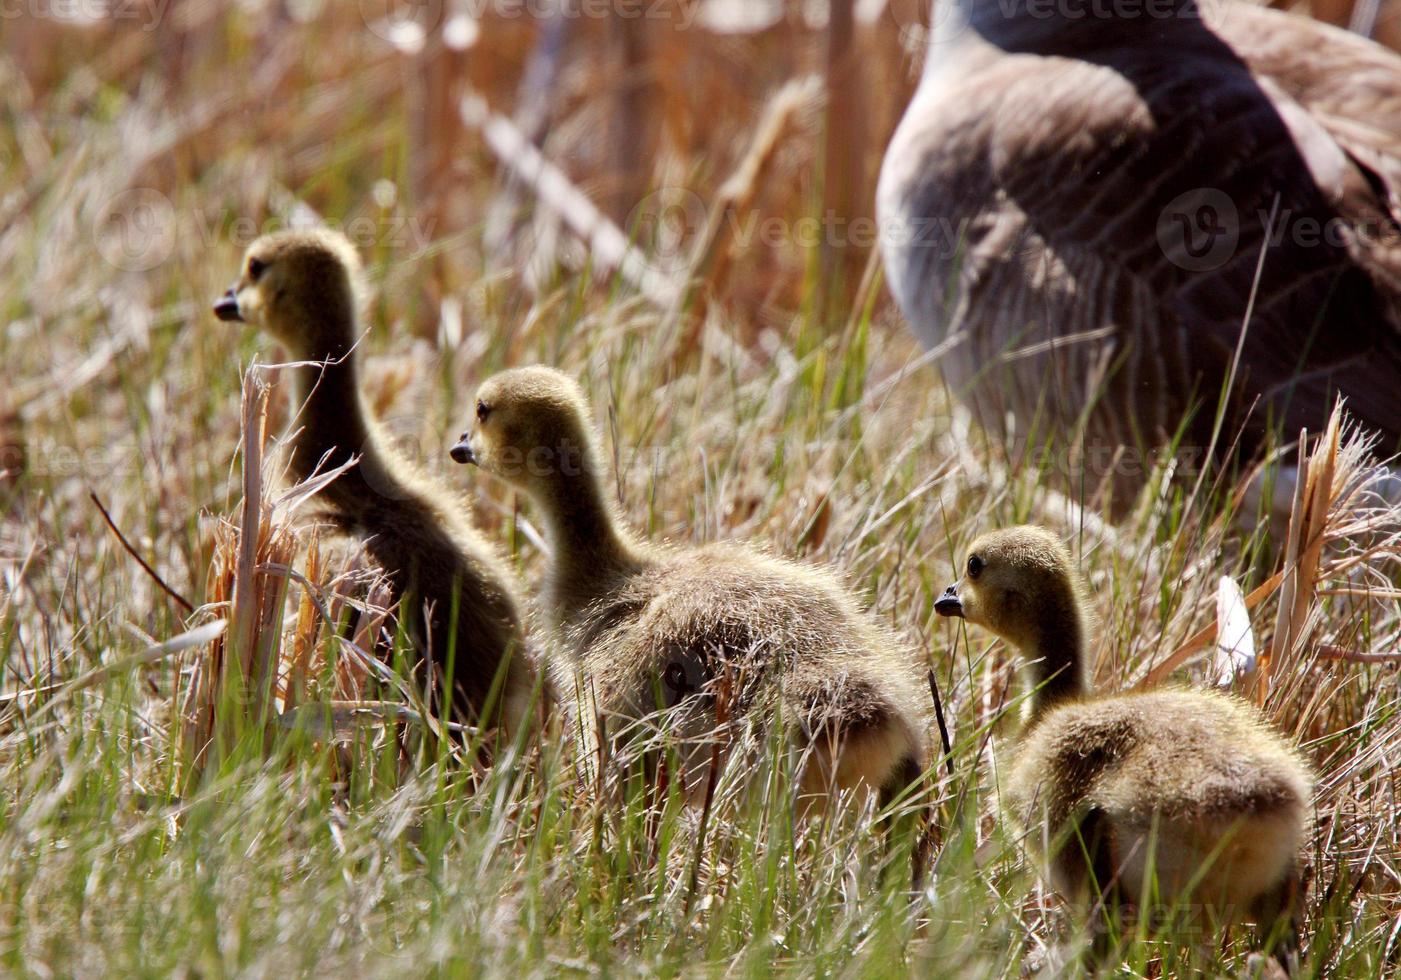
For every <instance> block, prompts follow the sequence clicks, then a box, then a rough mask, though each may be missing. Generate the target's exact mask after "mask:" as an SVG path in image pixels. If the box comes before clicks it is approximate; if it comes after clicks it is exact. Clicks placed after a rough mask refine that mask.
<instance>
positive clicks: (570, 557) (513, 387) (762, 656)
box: [453, 367, 927, 805]
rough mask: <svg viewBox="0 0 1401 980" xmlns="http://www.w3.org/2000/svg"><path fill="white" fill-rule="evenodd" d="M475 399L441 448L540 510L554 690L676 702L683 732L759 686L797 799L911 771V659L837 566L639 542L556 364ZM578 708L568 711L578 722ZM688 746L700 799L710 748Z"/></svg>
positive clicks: (638, 706)
mask: <svg viewBox="0 0 1401 980" xmlns="http://www.w3.org/2000/svg"><path fill="white" fill-rule="evenodd" d="M476 411H477V420H476V425H475V427H474V428H473V430H472V431H471V432H469V433H467V434H465V435H464V436H463V438H462V441H461V442H460V443H459V444H458V445H457V447H456V448H454V450H453V458H454V459H455V460H457V461H458V462H461V463H475V464H476V465H478V466H480V467H481V468H482V469H484V470H486V471H487V472H489V473H492V474H494V475H496V476H498V477H501V478H503V479H505V480H507V481H508V482H510V483H512V484H513V485H515V486H517V487H519V488H520V489H522V490H524V491H525V492H526V493H527V494H528V495H529V496H530V497H531V498H532V499H533V500H534V502H535V504H536V505H537V506H538V507H539V509H540V511H541V512H542V515H543V519H544V524H545V527H546V531H547V536H548V539H549V543H550V546H551V550H552V552H553V553H552V556H551V559H550V564H549V569H548V572H547V574H546V578H545V583H544V589H543V597H542V602H541V604H540V605H541V612H542V616H543V618H544V619H545V621H546V624H547V626H548V627H549V629H550V632H551V634H552V640H553V642H552V644H551V653H550V657H549V669H550V672H551V675H552V681H553V683H554V685H555V689H556V690H559V691H573V690H581V691H583V692H585V694H586V695H587V696H590V697H591V698H592V699H593V700H594V701H595V704H594V705H593V706H592V707H594V708H596V709H597V711H598V712H599V713H600V714H602V715H603V716H604V717H606V718H611V719H614V720H618V721H621V722H622V723H624V724H625V725H626V724H627V723H631V722H635V721H637V720H639V719H641V718H644V717H646V716H647V715H650V714H652V713H654V712H656V711H657V710H658V709H662V708H665V709H677V708H678V707H680V708H682V710H680V711H676V710H668V711H667V712H666V718H667V722H668V725H670V726H672V730H673V731H675V732H679V733H680V734H681V736H682V739H683V745H686V746H694V745H696V744H698V743H699V742H701V741H703V740H704V738H705V737H706V736H707V735H709V734H711V733H712V732H713V731H714V730H715V729H716V726H717V701H718V700H720V698H721V696H722V694H723V693H724V690H725V685H726V684H727V683H731V682H732V686H730V687H729V688H728V690H729V694H728V695H727V696H726V701H725V703H726V704H727V705H728V708H729V710H730V711H732V712H733V714H734V715H736V716H739V715H746V716H747V717H749V718H751V719H754V718H759V717H762V716H760V715H758V714H756V713H755V712H754V711H752V710H750V709H755V708H757V707H758V706H759V705H760V704H761V703H773V702H765V701H764V700H763V699H765V698H766V697H767V698H772V699H774V700H775V701H776V704H777V707H778V710H779V711H780V712H781V716H782V718H783V720H784V724H785V727H786V729H787V730H788V731H789V732H791V733H792V736H793V739H792V748H793V749H794V750H795V751H797V752H798V753H799V756H800V758H802V759H803V760H804V761H803V762H802V763H801V768H800V770H799V778H798V792H799V795H800V798H802V799H803V800H805V801H806V803H807V804H809V805H810V804H813V803H818V804H821V803H824V802H825V801H827V800H829V799H830V798H831V796H832V794H833V793H834V792H835V791H842V790H852V791H854V792H857V793H860V794H863V795H865V794H869V793H882V794H886V795H888V794H891V793H893V792H898V791H899V790H902V789H904V788H905V787H906V786H907V785H908V784H909V783H910V781H911V780H912V779H914V778H915V777H916V776H917V775H918V773H919V772H920V771H921V770H922V768H923V765H924V759H925V753H926V734H925V733H926V730H927V722H926V718H925V707H924V705H925V701H926V699H927V695H925V694H924V693H923V685H922V673H921V671H920V670H919V668H918V665H917V662H916V659H915V657H914V656H913V654H912V653H911V652H910V651H908V650H907V649H905V648H903V647H902V646H901V645H900V644H899V643H898V642H897V641H896V640H895V638H894V637H893V636H892V635H891V633H890V632H888V631H887V630H886V629H884V628H883V627H881V626H880V625H879V624H877V623H876V622H875V621H874V620H873V618H872V617H870V616H869V615H867V614H865V613H864V612H863V611H862V610H861V609H860V608H859V607H858V605H857V603H856V602H855V601H854V600H853V599H852V597H851V596H850V595H849V594H848V593H847V592H846V591H845V590H844V589H843V588H842V587H841V585H840V584H839V582H838V581H837V579H836V578H835V577H834V576H833V575H831V574H830V573H828V572H824V571H819V570H816V569H812V568H806V567H803V566H800V565H797V564H794V563H793V562H789V561H784V560H782V559H779V558H774V557H771V556H769V555H766V554H763V553H761V552H759V551H756V550H754V549H751V548H746V547H744V546H742V545H739V544H733V543H722V544H711V545H706V546H703V547H689V548H683V547H674V546H659V545H652V544H646V543H644V542H642V541H640V540H638V539H637V538H636V537H635V536H634V535H633V534H632V532H631V531H630V530H629V529H628V528H627V527H626V526H625V525H624V524H623V522H622V521H621V519H620V518H619V515H618V513H617V511H616V510H615V508H614V506H613V504H612V503H611V501H610V499H609V495H608V494H607V492H606V491H605V489H604V479H603V469H602V464H601V459H602V454H601V452H600V449H599V441H598V437H597V435H596V434H595V431H594V427H593V425H592V423H591V421H590V419H591V414H590V410H589V405H588V402H587V401H586V399H585V396H584V394H583V392H582V391H581V390H580V388H579V386H578V385H577V384H575V382H574V381H573V380H572V379H570V378H568V377H566V376H565V375H563V374H561V373H559V372H558V371H554V370H551V369H549V368H544V367H529V368H521V369H517V370H512V371H506V372H504V373H502V374H498V375H496V376H494V377H492V378H490V379H488V380H487V381H486V382H485V383H484V384H483V385H482V387H481V389H480V391H479V393H478V396H477V406H476ZM727 679H728V680H727ZM659 695H660V697H659ZM683 703H684V704H683ZM592 714H593V712H592V711H590V710H584V711H581V717H580V728H581V729H583V730H584V731H585V732H586V733H588V726H589V724H590V721H591V716H592ZM678 719H682V720H678ZM809 753H810V754H809ZM684 755H685V759H684V761H683V762H682V768H683V770H684V771H683V773H682V774H681V777H682V778H683V779H684V780H685V792H686V794H687V797H688V799H690V800H691V801H692V802H697V801H698V800H699V798H700V790H701V789H702V788H703V786H704V784H705V783H706V781H707V775H708V773H709V759H710V753H709V752H708V751H700V750H696V749H693V748H688V750H687V751H686V752H685V753H684Z"/></svg>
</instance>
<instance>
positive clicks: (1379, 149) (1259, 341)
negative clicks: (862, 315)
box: [878, 0, 1401, 477]
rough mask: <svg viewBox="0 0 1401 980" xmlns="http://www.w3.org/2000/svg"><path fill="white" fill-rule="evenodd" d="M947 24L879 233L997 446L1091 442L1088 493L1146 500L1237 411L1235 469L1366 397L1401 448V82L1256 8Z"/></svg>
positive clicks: (1146, 10) (1125, 9) (1366, 55)
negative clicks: (1109, 482) (1144, 479)
mask: <svg viewBox="0 0 1401 980" xmlns="http://www.w3.org/2000/svg"><path fill="white" fill-rule="evenodd" d="M938 8H939V9H938V10H937V15H938V16H936V17H935V18H934V22H935V26H934V28H933V36H932V40H931V43H930V46H929V50H928V57H927V62H926V65H925V70H924V74H923V77H922V78H921V81H920V84H919V87H918V90H917V92H916V94H915V96H914V98H913V100H912V102H911V104H910V106H909V107H908V110H907V111H906V113H905V116H904V118H903V120H902V121H901V123H900V125H899V127H898V129H897V132H896V134H895V136H894V138H893V140H892V142H891V144H890V147H889V149H888V151H887V154H886V157H885V160H884V163H883V166H882V172H881V178H880V186H879V191H878V212H879V215H880V220H881V227H882V248H883V256H884V260H885V267H886V270H887V274H888V278H889V282H890V287H891V290H892V292H893V294H894V296H895V297H896V299H897V301H898V302H899V305H900V306H901V308H902V309H903V311H904V313H905V316H906V318H907V319H908V320H909V322H910V325H911V326H912V328H913V329H914V331H915V332H916V333H917V334H918V335H919V337H920V338H921V340H922V341H923V342H924V343H925V344H926V345H927V346H929V347H943V348H944V353H943V354H942V356H941V358H940V362H939V363H940V365H941V367H942V370H943V371H944V375H945V378H946V380H947V381H948V383H949V385H950V388H951V389H952V390H953V392H954V393H955V394H956V395H958V396H959V397H960V398H962V399H964V400H966V401H967V402H968V403H969V404H970V406H971V408H972V410H973V413H974V415H975V417H977V418H978V419H979V421H980V422H981V424H982V425H983V427H984V428H986V429H988V430H990V431H991V432H993V433H994V434H996V435H998V436H999V437H1001V438H1003V439H1005V440H1006V441H1007V442H1008V443H1009V444H1010V445H1013V446H1019V447H1022V448H1024V447H1026V446H1027V445H1033V446H1035V445H1039V444H1042V443H1044V442H1045V441H1047V440H1050V441H1054V440H1056V439H1057V438H1059V436H1060V434H1061V433H1067V432H1076V431H1078V424H1079V423H1080V422H1081V420H1082V419H1083V420H1084V454H1083V456H1081V457H1079V459H1081V460H1083V465H1084V467H1085V470H1087V471H1089V472H1091V474H1092V475H1093V476H1096V477H1104V476H1105V475H1106V474H1117V475H1120V476H1129V477H1133V476H1140V475H1141V474H1142V473H1143V472H1145V470H1146V467H1147V466H1149V465H1150V464H1151V462H1152V457H1151V455H1148V454H1151V452H1152V451H1154V450H1156V449H1159V448H1161V447H1162V446H1164V445H1165V444H1167V443H1169V441H1170V440H1171V439H1173V437H1175V436H1181V442H1180V443H1179V445H1180V446H1182V447H1183V453H1182V455H1183V456H1184V457H1188V458H1187V459H1186V460H1185V461H1186V462H1191V463H1198V462H1201V461H1202V460H1203V454H1204V450H1205V449H1206V448H1207V447H1208V446H1210V445H1211V444H1212V443H1211V433H1212V430H1213V426H1214V420H1215V415H1216V412H1217V407H1218V402H1219V401H1220V400H1221V398H1222V393H1223V391H1225V392H1226V398H1225V402H1224V404H1225V408H1226V415H1225V417H1224V418H1225V428H1224V435H1223V436H1222V438H1221V439H1220V440H1219V442H1218V445H1217V448H1218V453H1217V456H1218V457H1220V456H1222V455H1223V454H1222V453H1221V451H1220V447H1221V446H1223V445H1225V446H1229V445H1231V443H1232V441H1233V440H1234V438H1235V436H1236V434H1237V433H1240V434H1241V437H1242V438H1241V441H1240V444H1239V449H1240V450H1241V454H1242V455H1243V456H1246V457H1248V456H1252V455H1255V454H1256V453H1258V451H1259V450H1260V449H1261V448H1262V447H1263V445H1264V444H1265V441H1266V439H1267V437H1268V435H1269V434H1271V433H1275V432H1282V433H1283V435H1284V436H1285V437H1287V439H1293V438H1294V437H1295V436H1297V435H1298V433H1299V430H1300V428H1301V427H1304V426H1308V427H1309V428H1310V429H1311V430H1312V431H1318V430H1319V429H1321V428H1322V425H1323V424H1324V422H1325V421H1326V419H1327V417H1328V412H1329V410H1330V408H1331V407H1332V403H1333V400H1334V397H1335V396H1336V395H1339V394H1341V395H1343V396H1345V397H1346V399H1347V406H1348V408H1349V409H1350V411H1351V412H1352V414H1353V415H1354V416H1355V417H1356V418H1357V420H1358V421H1359V422H1361V423H1363V424H1364V425H1365V426H1367V427H1368V428H1370V429H1372V430H1374V431H1375V432H1377V433H1378V434H1379V435H1380V445H1379V450H1380V451H1381V452H1382V453H1384V454H1390V453H1391V452H1394V451H1396V450H1397V449H1398V447H1401V398H1397V397H1396V391H1397V389H1398V386H1401V57H1398V56H1397V55H1396V54H1394V53H1392V52H1390V51H1388V50H1386V49H1384V48H1382V47H1380V46H1379V45H1376V44H1374V43H1372V42H1370V41H1367V40H1364V39H1362V38H1359V37H1357V36H1355V35H1352V34H1348V33H1346V32H1344V31H1341V30H1338V29H1335V28H1332V27H1329V26H1326V25H1323V24H1319V23H1317V22H1315V21H1312V20H1308V19H1306V18H1303V17H1297V16H1292V15H1289V14H1284V13H1280V12H1277V11H1273V10H1266V9H1261V8H1259V7H1255V6H1252V5H1249V4H1245V3H1237V2H1227V3H1211V4H1201V5H1200V6H1198V5H1197V4H1196V3H1194V0H1166V3H1165V4H1156V5H1146V6H1145V5H1136V4H1128V5H1117V4H1094V5H1093V9H1091V4H1090V3H1089V0H1083V2H1082V0H1069V2H1068V3H1065V2H1062V3H1056V4H1045V3H1039V2H1037V0H1010V2H1009V0H948V7H947V9H945V0H938ZM1267 232H1268V234H1267ZM1257 271H1258V277H1257ZM1247 323H1248V327H1247V329H1245V331H1244V337H1243V339H1242V325H1243V324H1247ZM1238 345H1239V346H1240V353H1241V356H1240V358H1239V363H1238V366H1237V367H1236V370H1235V375H1234V383H1233V384H1230V385H1229V387H1228V384H1227V382H1228V379H1229V378H1230V377H1231V374H1232V362H1233V358H1234V354H1235V351H1236V349H1237V346H1238ZM1009 419H1010V420H1013V421H1010V422H1009ZM1184 420H1186V421H1185V425H1184ZM1062 445H1063V444H1062ZM1123 448H1127V449H1128V450H1131V451H1133V452H1134V455H1132V456H1131V457H1129V458H1127V459H1125V458H1124V457H1123V456H1120V457H1119V458H1118V459H1117V460H1116V459H1115V457H1114V453H1115V451H1117V450H1120V449H1123ZM1074 458H1075V457H1069V459H1074ZM1066 459H1067V457H1065V456H1063V455H1062V456H1060V457H1058V459H1057V463H1058V464H1060V466H1061V467H1062V469H1061V475H1072V476H1077V477H1078V475H1079V473H1080V471H1079V470H1078V469H1077V468H1076V467H1077V466H1078V465H1079V464H1077V463H1064V462H1062V461H1064V460H1066ZM1067 465H1068V466H1069V469H1065V468H1063V467H1065V466H1067Z"/></svg>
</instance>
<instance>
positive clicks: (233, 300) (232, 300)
mask: <svg viewBox="0 0 1401 980" xmlns="http://www.w3.org/2000/svg"><path fill="white" fill-rule="evenodd" d="M214 315H215V316H217V317H218V318H219V319H220V320H226V321H230V322H234V323H243V322H245V321H244V319H243V311H242V310H240V309H239V308H238V292H237V291H236V290H235V289H234V288H233V287H232V286H230V287H229V290H228V292H226V293H224V295H223V296H220V297H219V300H218V302H216V303H215V304H214Z"/></svg>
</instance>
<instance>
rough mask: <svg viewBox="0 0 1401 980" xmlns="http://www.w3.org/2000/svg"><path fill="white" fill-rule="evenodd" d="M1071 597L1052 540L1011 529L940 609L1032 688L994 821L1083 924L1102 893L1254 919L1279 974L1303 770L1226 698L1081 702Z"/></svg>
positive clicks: (1286, 942)
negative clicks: (1018, 665)
mask: <svg viewBox="0 0 1401 980" xmlns="http://www.w3.org/2000/svg"><path fill="white" fill-rule="evenodd" d="M1082 591H1083V590H1082V586H1081V585H1080V582H1079V578H1078V576H1076V574H1075V572H1074V570H1073V567H1072V565H1071V561H1070V557H1069V555H1068V553H1067V552H1066V550H1065V548H1064V546H1063V545H1062V544H1061V543H1060V541H1059V540H1058V539H1057V538H1055V537H1054V536H1053V535H1052V534H1050V533H1049V532H1047V531H1045V530H1043V529H1041V528H1031V527H1021V528H1010V529H1006V530H1002V531H994V532H992V533H990V534H985V535H983V536H982V537H980V538H979V539H978V540H977V541H975V542H974V543H973V545H972V546H971V547H970V549H969V557H968V561H967V564H966V566H965V572H964V576H963V578H962V580H960V581H959V582H958V583H957V584H956V585H953V586H950V587H949V589H948V591H947V592H946V593H945V594H944V596H943V597H942V598H941V599H940V600H939V602H938V603H937V604H936V607H935V608H936V610H937V611H938V612H939V613H940V614H942V615H945V616H961V617H963V618H965V619H967V620H968V621H969V622H970V623H974V624H976V625H979V626H982V627H984V628H986V629H988V630H990V631H991V632H993V633H995V634H997V635H998V636H1000V637H1002V638H1003V639H1005V640H1007V641H1008V642H1009V643H1011V644H1012V645H1013V646H1015V647H1016V648H1017V650H1018V652H1019V654H1020V655H1021V658H1022V661H1023V664H1024V672H1025V673H1026V674H1027V676H1028V680H1029V682H1030V684H1031V687H1032V692H1031V695H1030V698H1029V701H1028V709H1027V716H1026V719H1025V722H1024V724H1023V727H1022V730H1021V731H1020V732H1019V733H1018V735H1017V737H1016V740H1015V743H1014V745H1013V747H1012V750H1011V756H1010V760H1009V765H1008V767H1007V770H1006V781H1005V784H1004V788H1003V797H1002V803H1003V808H1004V810H1005V812H1006V813H1007V814H1008V816H1009V817H1011V819H1012V820H1013V822H1014V823H1015V824H1016V825H1017V826H1018V827H1020V828H1021V829H1023V830H1024V831H1026V841H1027V843H1028V845H1029V847H1030V849H1031V850H1032V852H1033V853H1034V854H1035V856H1036V857H1037V858H1038V860H1039V861H1040V862H1041V864H1042V871H1043V874H1044V875H1045V877H1046V879H1047V881H1048V882H1049V883H1050V884H1051V885H1052V887H1054V888H1055V889H1056V890H1057V891H1059V892H1061V894H1063V895H1064V896H1066V897H1067V898H1068V899H1070V900H1071V901H1072V902H1073V903H1075V904H1076V905H1077V906H1078V908H1079V910H1080V913H1081V914H1082V915H1083V914H1085V913H1086V912H1087V911H1088V909H1089V908H1090V907H1091V906H1092V905H1093V904H1094V903H1095V902H1096V901H1097V900H1098V899H1099V896H1100V895H1101V894H1103V895H1105V896H1106V899H1107V900H1106V902H1105V904H1106V905H1107V906H1109V907H1113V906H1115V905H1122V904H1137V903H1140V902H1144V901H1150V902H1158V901H1160V902H1162V903H1165V904H1166V905H1167V906H1169V907H1171V906H1173V905H1175V904H1177V903H1191V904H1192V905H1193V906H1195V907H1198V908H1206V909H1208V910H1210V912H1211V914H1212V915H1213V916H1215V917H1217V918H1222V919H1228V918H1233V917H1241V918H1247V919H1253V920H1254V921H1255V922H1256V923H1257V924H1258V926H1259V928H1260V931H1261V933H1262V935H1265V936H1270V935H1271V934H1273V935H1274V937H1275V940H1276V941H1277V942H1278V944H1279V946H1278V948H1277V949H1278V953H1279V955H1280V958H1281V960H1282V961H1286V962H1287V960H1288V958H1289V956H1290V954H1292V953H1293V952H1294V949H1293V947H1294V943H1295V922H1294V901H1295V891H1296V888H1297V872H1296V864H1297V857H1298V854H1299V850H1300V848H1301V846H1302V844H1303V841H1304V835H1305V833H1306V830H1307V826H1308V820H1309V814H1310V800H1311V796H1312V777H1311V775H1310V773H1309V770H1308V767H1307V766H1306V765H1305V764H1304V762H1303V761H1302V760H1301V759H1300V758H1299V756H1298V753H1297V752H1295V750H1294V749H1292V748H1291V747H1290V746H1289V745H1288V744H1287V743H1286V742H1285V741H1284V740H1283V739H1281V738H1280V737H1279V735H1277V734H1276V733H1275V732H1273V731H1272V730H1271V729H1270V728H1269V726H1268V725H1267V724H1266V723H1265V721H1264V719H1263V718H1262V717H1261V715H1260V713H1259V712H1258V711H1257V710H1256V709H1255V708H1254V707H1253V706H1251V705H1249V704H1247V703H1246V702H1244V701H1242V700H1240V699H1238V698H1235V697H1231V696H1229V695H1225V694H1220V693H1217V692H1206V691H1197V690H1189V689H1185V688H1183V689H1162V690H1154V691H1145V692H1136V693H1131V694H1117V695H1113V694H1110V695H1100V694H1095V693H1093V692H1092V691H1091V690H1090V687H1089V684H1088V681H1087V679H1086V677H1085V669H1084V663H1085V659H1084V642H1085V635H1086V631H1087V628H1086V618H1085V616H1086V614H1085V612H1084V608H1083V598H1082Z"/></svg>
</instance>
